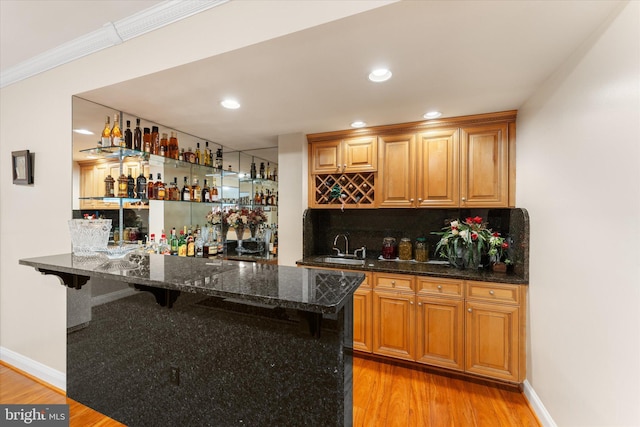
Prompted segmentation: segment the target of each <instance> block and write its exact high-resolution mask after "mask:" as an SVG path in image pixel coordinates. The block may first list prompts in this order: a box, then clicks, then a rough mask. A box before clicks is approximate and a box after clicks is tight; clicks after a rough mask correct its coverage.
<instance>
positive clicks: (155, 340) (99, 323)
mask: <svg viewBox="0 0 640 427" xmlns="http://www.w3.org/2000/svg"><path fill="white" fill-rule="evenodd" d="M20 264H23V265H27V266H31V267H34V268H35V269H36V270H38V271H40V272H42V273H43V274H54V275H57V276H59V277H60V278H61V280H62V281H63V282H64V283H65V284H66V285H67V286H70V287H75V288H79V287H81V286H82V285H83V284H84V283H86V281H87V280H88V279H89V278H92V277H103V278H110V279H118V280H120V281H122V282H125V283H129V284H130V285H131V286H134V287H136V288H137V289H141V290H148V291H152V292H153V293H151V292H140V293H136V294H135V295H133V296H129V297H126V298H122V299H119V300H117V301H113V302H110V303H107V304H103V305H100V306H97V307H94V308H93V317H92V321H91V322H90V323H89V325H88V326H87V327H86V328H83V329H80V330H78V331H75V332H73V333H70V334H68V337H67V395H68V397H70V398H72V399H74V400H77V401H79V402H81V403H83V404H85V405H87V406H89V407H91V408H94V409H96V410H97V411H99V412H102V413H103V414H105V415H107V416H109V417H112V418H114V419H116V420H118V421H120V422H122V423H124V424H126V425H128V426H158V425H163V426H184V425H192V426H232V425H242V426H283V425H305V426H334V425H335V426H342V425H351V423H352V376H351V375H352V373H351V369H352V354H351V348H352V341H353V337H352V317H353V314H352V295H353V292H354V291H355V290H356V289H357V288H358V286H359V284H360V283H361V282H362V281H363V280H364V275H363V274H358V273H349V272H336V271H328V270H315V269H306V268H295V267H282V266H275V265H266V264H258V263H247V262H237V261H226V260H225V261H221V260H215V261H210V260H207V259H192V258H179V257H170V256H161V255H140V256H136V255H131V261H130V262H129V263H128V265H127V263H122V262H121V261H119V260H112V261H108V260H106V259H105V258H101V257H89V258H78V257H75V256H73V255H71V254H64V255H54V256H48V257H41V258H30V259H23V260H20ZM160 304H164V305H165V307H162V306H161V305H160ZM169 306H171V308H168V307H169Z"/></svg>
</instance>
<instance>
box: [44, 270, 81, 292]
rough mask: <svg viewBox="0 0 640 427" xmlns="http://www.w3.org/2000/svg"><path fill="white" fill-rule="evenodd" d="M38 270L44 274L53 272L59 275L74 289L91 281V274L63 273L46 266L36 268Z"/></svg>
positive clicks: (63, 282) (52, 273) (66, 284)
mask: <svg viewBox="0 0 640 427" xmlns="http://www.w3.org/2000/svg"><path fill="white" fill-rule="evenodd" d="M36 271H39V272H40V273H42V274H51V275H52V276H58V278H59V279H60V281H62V284H63V285H65V286H68V287H69V288H73V289H80V288H82V287H83V286H84V285H85V284H86V283H87V282H88V281H89V276H80V275H78V274H72V273H63V272H61V271H52V270H47V269H45V268H36Z"/></svg>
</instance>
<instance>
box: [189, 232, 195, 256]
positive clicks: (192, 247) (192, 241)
mask: <svg viewBox="0 0 640 427" xmlns="http://www.w3.org/2000/svg"><path fill="white" fill-rule="evenodd" d="M187 256H188V257H195V256H196V242H195V238H194V237H193V232H192V230H191V229H189V232H188V233H187Z"/></svg>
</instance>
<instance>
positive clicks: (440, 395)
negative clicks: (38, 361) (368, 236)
mask: <svg viewBox="0 0 640 427" xmlns="http://www.w3.org/2000/svg"><path fill="white" fill-rule="evenodd" d="M353 381H354V391H353V425H354V427H391V426H402V427H419V426H424V427H430V426H434V427H435V426H438V427H440V426H455V427H467V426H478V427H493V426H496V427H502V426H505V427H507V426H508V427H517V426H540V423H539V422H538V420H537V419H536V417H535V415H534V413H533V411H532V410H531V408H530V407H529V404H528V403H527V401H526V399H525V398H524V396H523V395H522V393H520V392H519V391H518V390H517V389H511V388H508V387H503V386H499V385H498V386H495V385H491V384H485V383H483V382H480V381H467V380H463V379H460V378H455V377H452V376H449V375H441V374H437V373H433V372H429V371H428V370H426V369H414V368H411V369H410V368H407V367H404V366H402V365H399V364H393V363H382V362H379V361H375V360H371V359H364V358H360V357H354V359H353ZM65 402H66V403H68V404H69V412H70V427H93V426H99V427H113V426H122V425H123V424H121V423H119V422H117V421H114V420H112V419H111V418H108V417H106V416H104V415H102V414H100V413H98V412H96V411H94V410H93V409H90V408H88V407H86V406H84V405H82V404H80V403H78V402H75V401H74V400H71V399H67V398H66V397H65V395H64V392H63V391H62V390H59V389H56V388H55V387H52V386H50V385H47V384H44V383H41V382H39V381H38V380H37V379H36V378H34V377H31V376H30V375H28V374H25V373H24V372H21V371H18V370H16V369H14V368H11V367H9V365H6V364H4V363H2V362H0V403H3V404H10V403H21V404H41V403H52V404H63V403H65ZM193 427H197V426H193Z"/></svg>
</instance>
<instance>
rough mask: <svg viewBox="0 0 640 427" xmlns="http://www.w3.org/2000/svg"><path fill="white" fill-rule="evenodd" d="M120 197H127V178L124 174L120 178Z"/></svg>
mask: <svg viewBox="0 0 640 427" xmlns="http://www.w3.org/2000/svg"><path fill="white" fill-rule="evenodd" d="M118 197H127V177H126V176H125V175H124V173H123V174H120V178H118Z"/></svg>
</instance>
